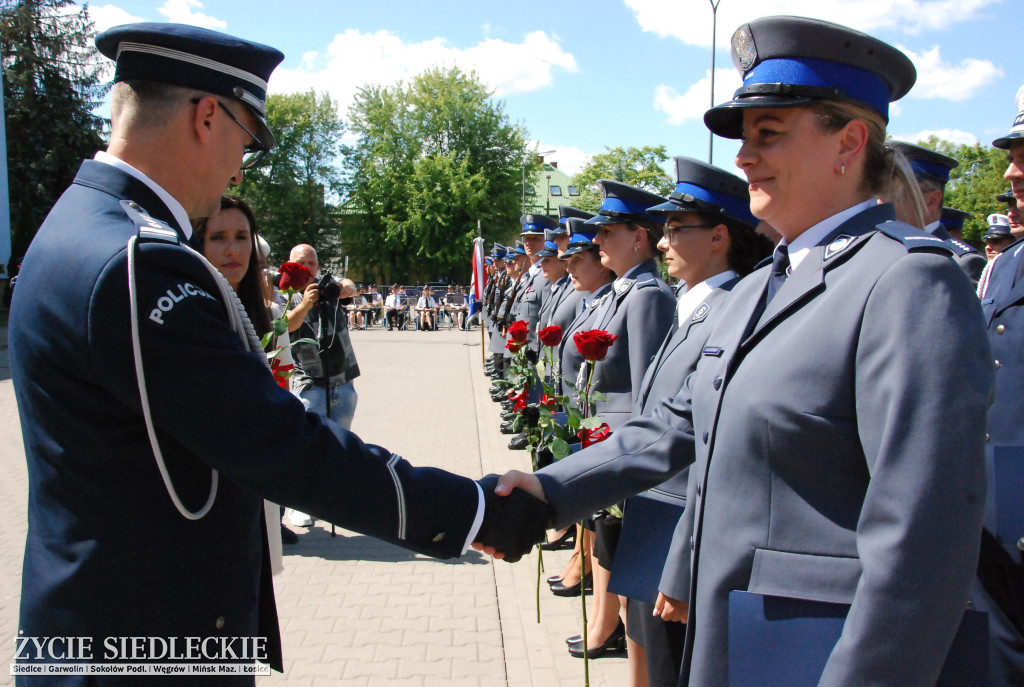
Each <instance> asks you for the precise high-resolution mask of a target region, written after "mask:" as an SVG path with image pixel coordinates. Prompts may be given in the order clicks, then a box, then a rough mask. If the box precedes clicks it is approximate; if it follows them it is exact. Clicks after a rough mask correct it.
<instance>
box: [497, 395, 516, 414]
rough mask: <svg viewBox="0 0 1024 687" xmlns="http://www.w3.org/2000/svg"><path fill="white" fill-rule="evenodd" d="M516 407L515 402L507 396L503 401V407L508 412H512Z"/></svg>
mask: <svg viewBox="0 0 1024 687" xmlns="http://www.w3.org/2000/svg"><path fill="white" fill-rule="evenodd" d="M515 407H516V406H515V404H514V403H513V402H512V401H510V400H508V399H507V398H506V399H505V400H504V401H502V402H501V409H502V410H503V411H504V412H506V413H511V412H512V409H513V408H515Z"/></svg>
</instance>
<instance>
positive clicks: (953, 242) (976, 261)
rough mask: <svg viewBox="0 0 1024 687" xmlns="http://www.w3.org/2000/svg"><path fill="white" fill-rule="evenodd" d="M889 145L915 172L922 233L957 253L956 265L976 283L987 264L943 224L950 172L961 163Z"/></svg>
mask: <svg viewBox="0 0 1024 687" xmlns="http://www.w3.org/2000/svg"><path fill="white" fill-rule="evenodd" d="M892 145H893V147H894V148H896V150H898V151H899V152H900V153H902V154H903V156H904V157H905V158H907V161H908V162H909V163H910V168H911V169H913V170H914V178H915V179H917V185H918V187H919V188H920V189H921V195H922V196H923V198H924V203H925V207H924V217H923V218H922V219H923V220H924V227H923V228H924V230H925V231H927V232H928V233H930V234H931V235H933V236H935V237H936V238H940V239H942V240H943V241H946V242H947V243H949V244H950V246H951V247H952V249H953V251H954V252H955V253H956V261H957V264H959V265H960V267H961V268H962V269H963V271H964V272H965V273H966V274H967V276H968V277H970V278H971V281H972V282H974V283H975V284H977V283H978V279H979V278H980V277H981V272H982V270H984V269H985V263H986V262H987V261H986V260H985V258H984V256H982V255H981V254H980V253H978V251H977V249H976V248H974V246H971V245H970V244H968V243H965V242H964V241H962V240H960V239H956V238H953V236H952V234H950V233H949V231H947V230H946V228H945V226H944V225H943V224H942V210H943V205H942V203H943V201H944V200H945V194H946V184H947V183H948V182H949V173H950V172H951V171H952V170H953V169H955V168H956V167H957V166H958V165H959V164H960V163H959V162H957V161H956V160H955V159H953V158H951V157H949V156H948V155H943V154H942V153H938V152H936V151H934V150H930V149H928V148H924V147H922V146H919V145H914V144H913V143H907V142H905V141H893V142H892Z"/></svg>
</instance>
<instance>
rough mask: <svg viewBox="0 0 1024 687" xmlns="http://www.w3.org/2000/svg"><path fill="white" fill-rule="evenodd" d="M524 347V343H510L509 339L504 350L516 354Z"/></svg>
mask: <svg viewBox="0 0 1024 687" xmlns="http://www.w3.org/2000/svg"><path fill="white" fill-rule="evenodd" d="M525 345H526V342H525V341H512V340H511V339H509V342H508V343H507V344H505V348H507V349H508V350H510V351H512V352H513V353H518V352H519V349H520V348H522V347H523V346H525Z"/></svg>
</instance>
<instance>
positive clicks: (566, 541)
mask: <svg viewBox="0 0 1024 687" xmlns="http://www.w3.org/2000/svg"><path fill="white" fill-rule="evenodd" d="M575 546H576V528H575V527H570V528H569V529H568V530H566V532H565V534H563V535H562V536H561V537H559V538H558V539H556V540H555V541H549V542H547V543H544V544H541V545H540V548H541V550H542V551H558V550H560V549H571V548H574V547H575Z"/></svg>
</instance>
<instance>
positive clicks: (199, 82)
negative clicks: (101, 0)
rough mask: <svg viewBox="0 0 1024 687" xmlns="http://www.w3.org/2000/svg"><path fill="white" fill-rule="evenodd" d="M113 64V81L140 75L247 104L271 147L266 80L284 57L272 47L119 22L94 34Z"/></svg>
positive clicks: (192, 30) (184, 28)
mask: <svg viewBox="0 0 1024 687" xmlns="http://www.w3.org/2000/svg"><path fill="white" fill-rule="evenodd" d="M96 47H97V48H98V49H99V51H100V52H101V53H103V54H104V55H106V56H107V57H109V58H110V59H112V60H114V61H115V62H116V67H115V70H114V81H115V82H118V81H127V80H129V79H143V80H146V81H155V82H157V83H166V84H171V85H174V86H182V87H184V88H195V89H196V90H200V91H206V92H207V93H213V94H215V95H220V96H224V97H227V98H233V99H235V100H239V101H241V102H243V103H245V104H246V105H247V106H248V107H249V109H250V110H251V111H252V112H253V114H255V115H256V116H257V118H259V120H260V125H261V129H262V132H261V133H260V136H259V138H260V141H261V142H263V143H264V144H265V145H267V146H268V147H273V145H274V136H273V133H272V132H271V131H270V129H269V128H268V127H267V124H266V121H265V120H264V119H263V117H264V115H266V101H267V80H268V79H269V78H270V74H271V72H273V71H274V68H275V67H276V66H277V65H278V64H280V62H281V60H283V59H284V54H283V53H282V52H281V51H280V50H277V49H276V48H271V47H270V46H267V45H261V44H260V43H253V42H252V41H247V40H243V39H241V38H235V37H234V36H229V35H227V34H223V33H218V32H217V31H210V30H209V29H202V28H199V27H197V26H188V25H186V24H159V23H148V22H147V23H141V24H123V25H121V26H115V27H112V28H109V29H107V30H106V31H104V32H102V33H100V34H99V35H97V36H96Z"/></svg>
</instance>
